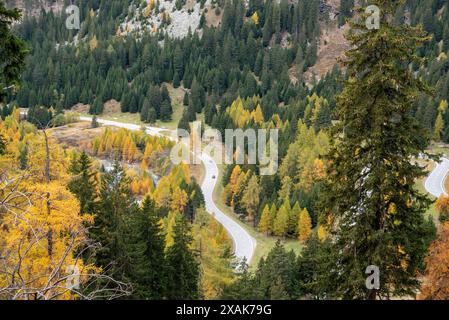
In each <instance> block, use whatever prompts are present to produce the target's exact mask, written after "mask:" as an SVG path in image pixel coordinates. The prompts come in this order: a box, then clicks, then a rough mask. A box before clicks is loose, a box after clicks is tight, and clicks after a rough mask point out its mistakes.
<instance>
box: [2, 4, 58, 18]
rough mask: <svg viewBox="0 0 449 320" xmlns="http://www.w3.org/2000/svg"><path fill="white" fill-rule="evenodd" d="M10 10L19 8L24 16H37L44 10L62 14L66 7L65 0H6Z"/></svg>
mask: <svg viewBox="0 0 449 320" xmlns="http://www.w3.org/2000/svg"><path fill="white" fill-rule="evenodd" d="M6 5H7V6H8V7H10V8H19V9H21V10H22V11H23V13H24V15H32V16H37V15H39V13H40V12H41V9H44V10H45V11H46V12H49V11H53V12H55V13H58V12H61V11H62V10H63V8H64V6H65V1H64V0H6Z"/></svg>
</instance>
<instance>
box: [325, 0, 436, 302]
mask: <svg viewBox="0 0 449 320" xmlns="http://www.w3.org/2000/svg"><path fill="white" fill-rule="evenodd" d="M403 3H404V1H386V0H375V1H373V4H375V5H377V6H378V7H379V8H380V10H381V17H380V29H378V30H376V29H373V30H368V29H367V28H366V26H365V19H364V18H366V17H365V16H364V15H363V14H361V16H362V19H360V20H359V21H354V22H352V23H351V30H350V32H349V34H348V36H347V37H348V40H349V41H350V44H351V47H353V49H351V50H349V51H348V52H347V54H346V56H347V61H346V66H347V72H348V80H347V82H346V86H345V89H344V91H343V92H342V94H341V95H340V96H339V97H338V103H337V115H338V119H339V123H338V125H336V126H335V127H334V128H333V132H332V148H331V151H330V153H329V155H328V160H329V163H330V166H329V170H328V181H327V186H326V188H325V192H324V194H323V197H322V204H323V208H322V212H323V213H324V214H325V215H326V216H328V217H330V218H331V219H329V220H330V221H332V224H333V225H330V226H329V231H331V230H332V233H331V237H332V242H333V244H332V246H333V250H332V251H333V254H332V255H331V256H334V257H336V261H334V264H333V265H334V266H335V268H334V269H333V272H334V280H335V284H336V285H335V288H334V289H333V291H332V292H328V296H333V297H336V298H345V299H376V298H383V299H388V298H390V297H393V296H394V297H401V296H407V295H414V294H415V292H416V289H417V287H418V284H419V283H418V280H417V275H418V271H419V269H420V268H421V267H422V265H423V264H422V262H423V258H424V255H425V253H426V250H427V247H428V244H429V241H430V239H429V238H431V231H430V230H431V228H430V227H429V225H428V223H427V222H426V221H425V219H424V215H423V214H424V212H425V211H426V208H427V207H428V206H429V204H430V201H429V199H428V198H427V197H426V196H425V195H423V194H421V193H420V192H418V191H417V190H416V189H415V188H414V184H415V181H417V180H418V179H419V178H421V177H423V176H424V175H425V172H424V170H423V169H422V168H421V167H420V166H419V165H418V164H416V163H415V162H413V161H412V159H413V158H418V157H419V156H420V155H421V154H423V153H425V151H424V149H425V147H426V145H425V143H423V140H425V142H427V140H426V138H423V137H427V136H428V134H427V132H425V131H424V130H423V129H422V128H421V127H420V125H419V124H418V123H417V122H416V121H415V119H414V118H413V117H412V115H411V108H412V105H413V102H414V101H415V100H416V99H417V97H418V95H419V94H421V93H429V92H430V89H429V88H428V87H427V86H426V84H425V83H423V81H421V79H418V78H416V77H415V76H414V74H413V72H412V71H411V69H410V65H411V64H412V63H413V64H415V65H417V66H420V65H421V63H422V60H421V59H420V58H418V57H417V56H416V55H415V52H416V50H417V47H418V46H419V45H421V44H422V43H424V42H425V41H427V40H429V38H428V37H426V35H425V33H424V32H423V31H422V29H421V28H420V27H412V26H409V25H407V24H401V25H395V24H394V23H393V16H394V13H395V11H396V9H397V8H398V7H399V6H400V5H401V4H403ZM370 265H375V266H378V267H379V268H380V288H379V290H377V289H371V290H370V289H367V287H366V284H365V281H366V278H367V275H366V274H365V271H366V268H367V267H368V266H370ZM326 272H329V270H327V271H326Z"/></svg>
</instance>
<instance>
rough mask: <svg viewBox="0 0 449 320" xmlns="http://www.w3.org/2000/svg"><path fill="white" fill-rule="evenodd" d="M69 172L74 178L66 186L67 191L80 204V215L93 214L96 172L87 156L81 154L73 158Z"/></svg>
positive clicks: (95, 194)
mask: <svg viewBox="0 0 449 320" xmlns="http://www.w3.org/2000/svg"><path fill="white" fill-rule="evenodd" d="M69 171H70V173H71V174H72V175H74V177H73V178H72V180H71V181H70V182H69V184H68V189H69V190H70V192H72V193H73V194H74V195H75V196H76V197H77V199H78V200H79V202H80V210H81V214H85V213H93V212H94V210H95V200H96V197H97V180H96V175H97V173H96V171H94V170H93V169H92V161H91V160H90V158H89V156H88V155H87V154H86V153H85V152H82V153H81V154H80V156H79V158H78V157H74V158H73V160H72V163H71V165H70V168H69Z"/></svg>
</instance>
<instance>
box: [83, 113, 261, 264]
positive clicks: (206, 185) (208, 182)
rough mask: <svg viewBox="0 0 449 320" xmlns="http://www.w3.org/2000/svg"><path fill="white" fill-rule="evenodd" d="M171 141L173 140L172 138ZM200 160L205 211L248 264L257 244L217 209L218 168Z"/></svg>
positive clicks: (157, 130)
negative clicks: (229, 238)
mask: <svg viewBox="0 0 449 320" xmlns="http://www.w3.org/2000/svg"><path fill="white" fill-rule="evenodd" d="M80 120H81V121H92V118H91V117H80ZM97 121H98V123H100V124H102V125H106V126H113V127H118V128H125V129H128V130H133V131H137V130H142V126H140V125H136V124H132V123H122V122H116V121H111V120H104V119H97ZM145 128H146V133H147V134H149V135H152V136H160V137H167V136H166V135H164V134H163V133H162V132H171V133H174V131H170V130H167V129H162V128H156V127H148V126H145ZM172 140H174V139H173V138H172ZM200 159H201V161H202V162H203V164H204V167H205V171H206V172H205V177H204V181H203V183H202V185H201V189H202V191H203V194H204V201H205V203H206V210H207V212H209V213H210V214H211V215H213V216H214V218H215V219H216V220H217V221H218V222H219V223H221V224H222V225H223V227H224V228H225V229H226V231H227V232H228V234H229V235H230V236H231V238H232V240H233V242H234V254H235V256H236V258H237V259H239V260H240V261H241V260H243V259H245V260H246V262H247V263H250V262H251V260H252V258H253V256H254V251H255V249H256V246H257V242H256V240H255V239H254V238H253V237H251V235H250V234H249V233H248V232H247V231H246V230H245V229H244V228H243V227H242V226H241V225H240V224H238V223H237V222H236V221H234V220H233V219H231V218H230V217H229V216H227V215H226V214H224V213H223V212H222V211H221V210H220V209H219V208H218V207H217V205H216V204H215V202H214V197H213V193H214V190H215V186H216V184H217V181H218V180H217V179H218V175H219V171H218V166H217V164H216V163H215V161H214V160H213V159H212V158H211V157H210V156H209V155H207V154H205V153H202V154H201V157H200Z"/></svg>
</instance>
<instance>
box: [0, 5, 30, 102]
mask: <svg viewBox="0 0 449 320" xmlns="http://www.w3.org/2000/svg"><path fill="white" fill-rule="evenodd" d="M20 19H21V12H20V10H18V9H12V10H9V9H6V7H5V4H4V1H0V52H1V56H2V58H1V59H2V62H1V64H0V102H1V101H2V100H3V97H4V96H5V88H9V87H10V86H14V85H18V84H19V82H20V75H21V73H22V69H23V67H24V65H25V56H26V54H27V51H26V47H25V42H24V41H23V40H22V39H20V38H18V37H17V36H16V35H15V34H14V33H13V32H11V25H12V24H13V23H15V22H17V21H19V20H20Z"/></svg>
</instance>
